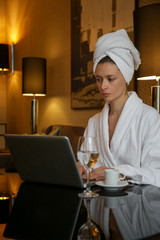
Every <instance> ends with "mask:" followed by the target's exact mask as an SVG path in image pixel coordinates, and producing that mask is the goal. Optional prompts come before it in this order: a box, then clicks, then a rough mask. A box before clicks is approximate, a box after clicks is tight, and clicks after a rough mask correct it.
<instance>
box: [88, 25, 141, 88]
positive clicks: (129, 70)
mask: <svg viewBox="0 0 160 240" xmlns="http://www.w3.org/2000/svg"><path fill="white" fill-rule="evenodd" d="M105 56H109V57H110V58H111V59H112V60H113V61H114V62H115V63H116V65H117V67H118V68H119V70H120V71H121V73H122V75H123V77H124V78H125V81H126V83H127V84H129V83H130V81H131V80H132V77H133V73H134V70H137V69H138V67H139V65H140V64H141V59H140V54H139V52H138V50H137V49H136V48H135V46H134V44H133V43H132V41H131V40H130V38H129V37H128V34H127V32H126V30H124V29H121V30H118V31H116V32H111V33H108V34H105V35H103V36H102V37H100V38H99V39H98V41H97V43H96V46H95V51H94V57H93V63H94V64H93V72H94V73H95V70H96V67H97V64H98V63H99V61H100V60H101V59H102V58H104V57H105Z"/></svg>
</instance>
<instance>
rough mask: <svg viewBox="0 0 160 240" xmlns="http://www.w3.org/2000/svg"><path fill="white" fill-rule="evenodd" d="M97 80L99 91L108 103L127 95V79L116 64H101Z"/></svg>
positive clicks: (96, 74)
mask: <svg viewBox="0 0 160 240" xmlns="http://www.w3.org/2000/svg"><path fill="white" fill-rule="evenodd" d="M95 78H96V82H97V86H98V90H99V92H100V94H101V95H102V97H103V98H104V100H105V101H106V102H107V103H111V102H112V101H114V100H118V99H119V98H121V97H123V96H124V95H126V94H127V86H126V82H125V79H124V77H123V75H122V73H121V72H120V70H119V69H118V67H117V65H116V64H114V63H110V62H106V63H99V64H98V65H97V67H96V71H95Z"/></svg>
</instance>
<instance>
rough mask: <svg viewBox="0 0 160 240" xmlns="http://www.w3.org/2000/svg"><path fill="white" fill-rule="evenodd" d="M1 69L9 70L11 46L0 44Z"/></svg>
mask: <svg viewBox="0 0 160 240" xmlns="http://www.w3.org/2000/svg"><path fill="white" fill-rule="evenodd" d="M0 70H1V71H2V70H9V46H8V44H0Z"/></svg>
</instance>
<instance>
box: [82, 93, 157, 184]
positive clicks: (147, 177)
mask: <svg viewBox="0 0 160 240" xmlns="http://www.w3.org/2000/svg"><path fill="white" fill-rule="evenodd" d="M128 94H129V98H128V100H127V101H126V103H125V105H124V108H123V110H122V113H121V115H120V118H119V120H118V122H117V125H116V128H115V131H114V134H113V136H112V139H111V143H110V146H109V129H108V113H109V106H108V104H107V103H106V104H105V106H104V108H103V110H102V112H100V113H98V114H96V115H95V116H93V117H92V118H90V119H89V122H88V126H87V128H86V130H85V133H84V135H85V136H96V137H97V139H98V142H97V144H98V149H99V153H100V158H99V161H98V162H97V163H96V164H95V166H94V168H97V167H100V166H106V167H112V168H115V169H117V170H119V171H120V173H122V174H124V175H125V176H128V177H132V178H133V179H135V180H136V181H138V182H140V183H144V184H153V185H156V186H159V187H160V115H159V113H158V112H157V111H156V110H155V109H154V108H152V107H150V106H148V105H146V104H144V103H143V102H142V100H141V99H140V98H139V97H138V96H137V94H136V93H135V92H129V93H128Z"/></svg>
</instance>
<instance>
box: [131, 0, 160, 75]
mask: <svg viewBox="0 0 160 240" xmlns="http://www.w3.org/2000/svg"><path fill="white" fill-rule="evenodd" d="M134 33H135V46H136V47H137V49H138V50H139V52H140V56H141V61H142V63H141V65H140V67H139V69H138V71H137V77H146V76H153V75H156V76H159V75H160V4H152V5H147V6H144V7H140V8H137V9H136V10H135V11H134Z"/></svg>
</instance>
